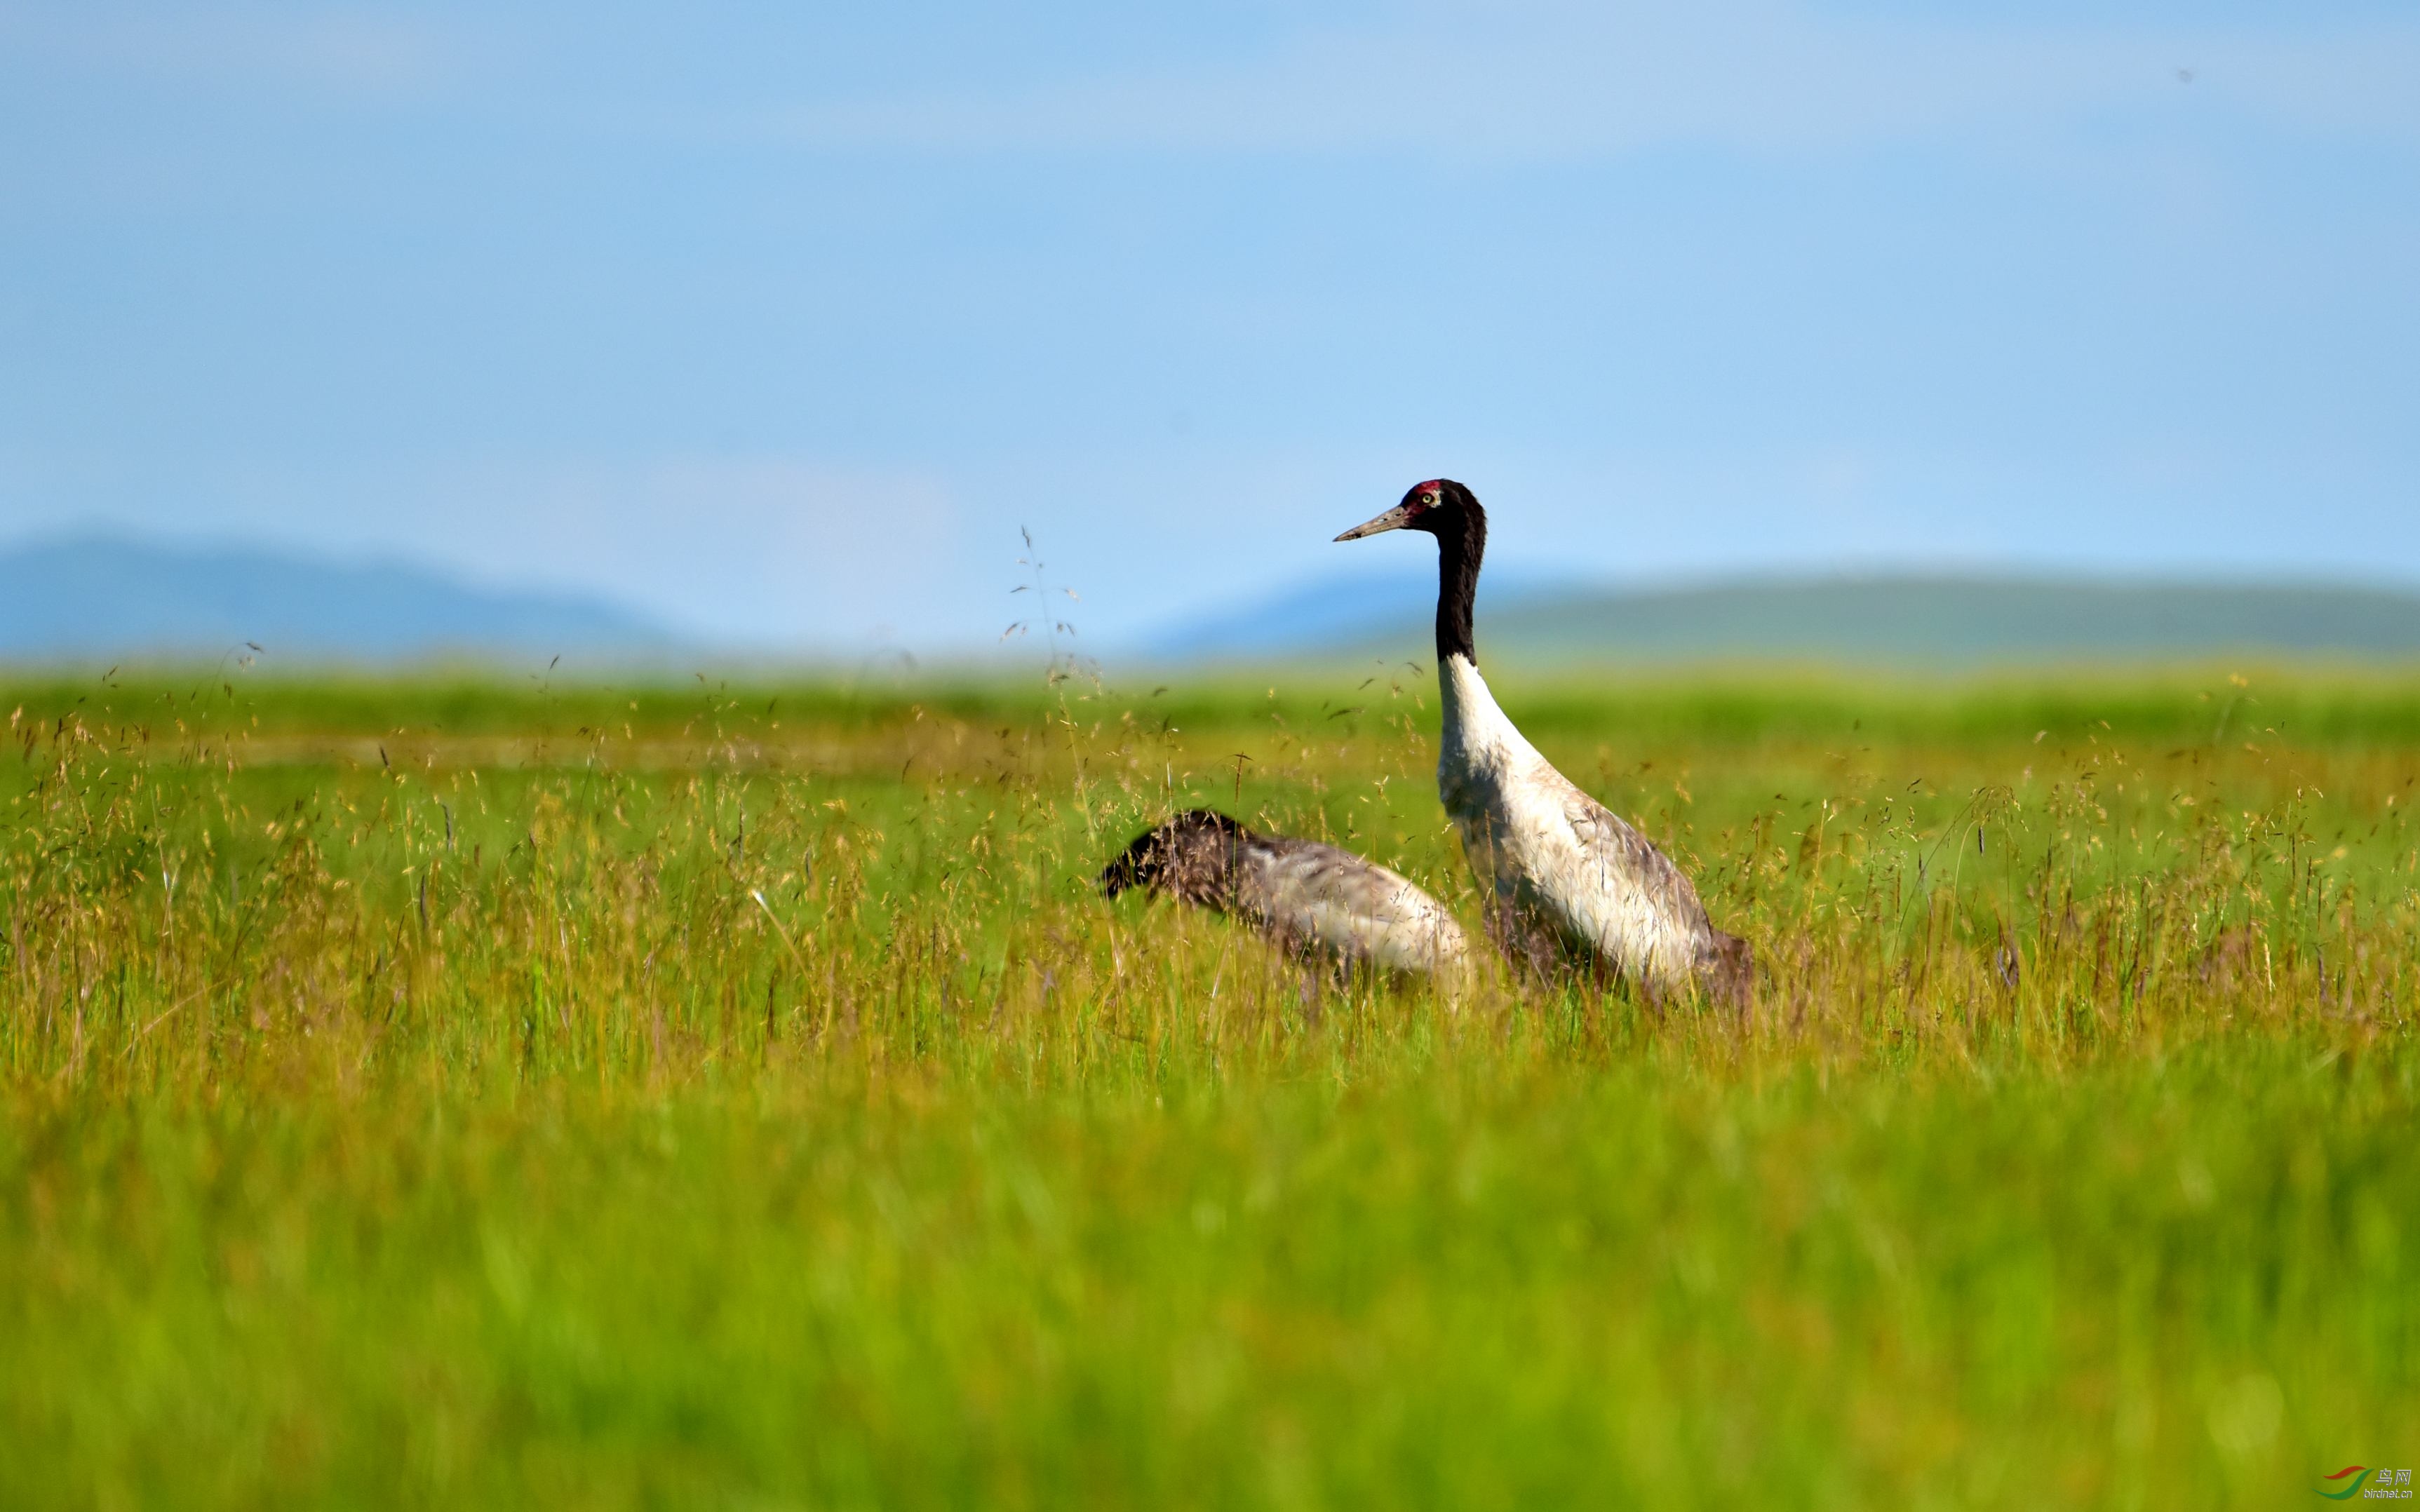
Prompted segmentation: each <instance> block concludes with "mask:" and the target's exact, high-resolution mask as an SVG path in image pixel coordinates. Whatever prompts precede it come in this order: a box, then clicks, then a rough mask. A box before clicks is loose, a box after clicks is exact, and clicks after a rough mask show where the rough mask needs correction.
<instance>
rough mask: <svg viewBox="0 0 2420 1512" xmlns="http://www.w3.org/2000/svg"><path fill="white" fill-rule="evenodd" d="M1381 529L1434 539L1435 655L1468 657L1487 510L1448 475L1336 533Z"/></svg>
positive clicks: (1352, 536)
mask: <svg viewBox="0 0 2420 1512" xmlns="http://www.w3.org/2000/svg"><path fill="white" fill-rule="evenodd" d="M1387 531H1425V532H1428V533H1429V534H1431V535H1434V536H1435V537H1436V539H1437V621H1436V649H1437V660H1438V661H1439V662H1443V661H1444V660H1445V659H1446V658H1447V657H1449V656H1463V657H1466V658H1467V657H1469V656H1471V655H1472V651H1471V644H1470V613H1471V605H1472V603H1473V602H1474V601H1475V600H1476V599H1477V598H1478V596H1479V559H1480V558H1481V555H1483V554H1484V553H1485V552H1486V550H1487V511H1485V510H1483V509H1481V508H1480V507H1479V499H1478V496H1476V495H1475V494H1473V493H1472V492H1471V491H1470V490H1469V489H1468V488H1466V487H1464V486H1462V485H1461V484H1458V483H1456V482H1454V481H1453V480H1452V479H1451V478H1431V479H1430V480H1429V481H1428V482H1426V483H1416V484H1414V485H1412V486H1411V487H1410V488H1409V489H1408V490H1407V491H1405V493H1404V498H1403V501H1402V502H1400V503H1398V504H1397V505H1395V507H1394V508H1392V509H1390V510H1388V511H1387V512H1386V513H1385V514H1383V515H1381V516H1379V517H1377V518H1376V519H1373V520H1365V521H1363V522H1362V523H1360V524H1358V525H1356V526H1354V527H1353V528H1352V529H1351V530H1349V531H1346V532H1344V533H1343V534H1342V535H1340V536H1338V537H1337V539H1338V540H1340V541H1357V540H1359V539H1361V537H1363V536H1365V535H1377V534H1380V533H1382V532H1387Z"/></svg>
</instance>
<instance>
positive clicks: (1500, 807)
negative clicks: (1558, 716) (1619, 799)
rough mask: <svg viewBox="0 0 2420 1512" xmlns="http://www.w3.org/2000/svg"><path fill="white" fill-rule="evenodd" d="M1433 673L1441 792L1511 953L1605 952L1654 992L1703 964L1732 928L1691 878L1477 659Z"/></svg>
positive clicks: (1452, 659) (1451, 660) (1451, 661)
mask: <svg viewBox="0 0 2420 1512" xmlns="http://www.w3.org/2000/svg"><path fill="white" fill-rule="evenodd" d="M1437 681H1438V686H1439V689H1440V691H1441V693H1442V695H1443V698H1444V703H1445V708H1444V731H1443V736H1442V739H1441V741H1440V743H1439V747H1438V750H1437V796H1438V797H1439V798H1440V799H1441V800H1442V801H1443V802H1444V805H1445V810H1446V814H1447V816H1448V817H1449V818H1450V819H1451V820H1452V821H1453V825H1454V828H1455V830H1456V831H1457V832H1458V833H1459V834H1460V836H1461V838H1462V848H1463V854H1464V855H1465V856H1466V857H1468V859H1469V861H1470V866H1471V870H1472V872H1474V873H1476V875H1477V876H1478V878H1479V881H1480V884H1481V887H1484V888H1486V889H1487V891H1488V893H1489V896H1490V906H1491V910H1492V913H1491V924H1492V926H1493V927H1494V928H1495V929H1496V930H1497V933H1498V937H1499V939H1500V940H1501V941H1502V942H1503V944H1504V945H1505V948H1506V949H1507V951H1508V953H1511V954H1512V955H1513V956H1514V957H1515V958H1516V959H1521V958H1525V957H1526V958H1528V960H1529V961H1531V962H1532V964H1544V962H1543V961H1542V960H1540V959H1539V957H1540V956H1542V955H1543V954H1544V953H1545V952H1546V951H1548V950H1550V949H1557V948H1559V949H1560V950H1561V952H1562V953H1565V954H1579V955H1594V956H1598V957H1601V958H1603V959H1604V960H1605V961H1606V963H1607V964H1610V965H1612V966H1613V967H1614V968H1615V969H1616V970H1618V971H1620V972H1621V974H1622V975H1623V976H1624V977H1626V978H1628V979H1630V980H1632V981H1635V982H1637V983H1639V984H1640V985H1641V986H1642V987H1644V988H1645V989H1646V990H1647V991H1648V992H1649V993H1651V994H1653V995H1658V996H1661V995H1668V994H1671V993H1674V992H1678V991H1680V990H1681V989H1682V988H1683V987H1685V986H1686V985H1687V984H1688V983H1689V982H1690V980H1692V979H1693V978H1694V977H1695V976H1696V975H1697V974H1698V973H1699V972H1700V971H1702V970H1704V969H1706V968H1707V966H1708V965H1709V964H1712V963H1713V962H1714V960H1715V959H1716V957H1717V956H1718V955H1719V953H1720V951H1721V946H1720V943H1719V942H1720V941H1722V940H1728V939H1729V936H1727V935H1719V934H1718V933H1717V932H1716V931H1715V930H1714V927H1713V926H1712V925H1711V924H1710V923H1709V922H1708V921H1707V918H1706V910H1705V908H1704V906H1703V905H1702V904H1701V903H1699V901H1698V891H1697V888H1695V887H1692V886H1690V883H1689V879H1688V878H1687V877H1686V876H1684V875H1683V874H1682V873H1681V872H1680V870H1679V869H1678V868H1677V867H1675V866H1673V865H1672V863H1671V862H1670V861H1669V860H1668V859H1667V858H1666V857H1665V856H1664V854H1663V852H1661V851H1659V850H1657V849H1656V848H1655V847H1654V845H1653V844H1652V843H1651V842H1650V841H1648V840H1647V838H1646V837H1645V836H1643V835H1641V834H1639V833H1638V831H1637V829H1635V828H1633V827H1632V826H1631V825H1628V824H1626V823H1624V822H1623V821H1622V820H1621V818H1620V817H1619V816H1618V815H1616V814H1614V813H1613V812H1612V811H1610V810H1607V809H1606V807H1605V805H1603V804H1601V803H1599V802H1597V801H1596V800H1595V799H1594V798H1591V797H1590V796H1589V795H1587V794H1586V793H1583V792H1581V791H1580V790H1579V788H1578V787H1576V786H1575V785H1574V784H1573V783H1572V781H1571V780H1570V779H1568V778H1566V777H1564V776H1563V774H1562V773H1560V772H1559V771H1557V770H1555V768H1554V766H1553V765H1552V764H1550V763H1548V762H1547V760H1546V759H1545V757H1544V756H1542V755H1540V754H1539V753H1538V748H1536V747H1534V746H1532V745H1530V744H1529V742H1528V738H1527V737H1525V736H1524V735H1523V734H1522V733H1521V732H1520V730H1519V729H1517V728H1516V727H1515V726H1514V725H1513V723H1512V720H1511V719H1509V718H1507V717H1505V715H1504V711H1503V710H1502V709H1501V708H1500V707H1498V706H1497V702H1496V696H1495V694H1493V693H1492V692H1490V691H1489V690H1488V687H1487V680H1486V679H1485V678H1483V677H1481V676H1480V674H1479V669H1478V667H1476V666H1474V665H1473V664H1472V663H1471V661H1470V660H1469V658H1467V657H1466V656H1448V657H1447V658H1446V659H1445V662H1444V664H1443V665H1442V666H1440V667H1439V668H1438V670H1437Z"/></svg>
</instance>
